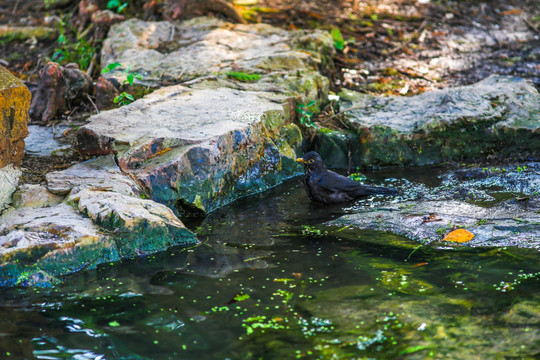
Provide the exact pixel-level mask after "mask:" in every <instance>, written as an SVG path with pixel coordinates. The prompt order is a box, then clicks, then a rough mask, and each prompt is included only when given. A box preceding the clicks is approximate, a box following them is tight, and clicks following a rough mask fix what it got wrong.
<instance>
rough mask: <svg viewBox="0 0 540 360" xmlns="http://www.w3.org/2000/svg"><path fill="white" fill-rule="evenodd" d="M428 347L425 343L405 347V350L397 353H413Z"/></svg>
mask: <svg viewBox="0 0 540 360" xmlns="http://www.w3.org/2000/svg"><path fill="white" fill-rule="evenodd" d="M428 348H429V346H426V345H418V346H411V347H408V348H406V349H405V350H402V351H401V352H400V353H399V355H405V354H412V353H415V352H417V351H421V350H424V349H428Z"/></svg>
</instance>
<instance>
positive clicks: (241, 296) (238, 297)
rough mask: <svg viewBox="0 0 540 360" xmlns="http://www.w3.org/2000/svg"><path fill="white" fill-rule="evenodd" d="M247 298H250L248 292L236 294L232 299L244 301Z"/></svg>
mask: <svg viewBox="0 0 540 360" xmlns="http://www.w3.org/2000/svg"><path fill="white" fill-rule="evenodd" d="M249 298H250V296H249V294H236V295H235V297H234V300H236V301H244V300H247V299H249Z"/></svg>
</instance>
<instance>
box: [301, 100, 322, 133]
mask: <svg viewBox="0 0 540 360" xmlns="http://www.w3.org/2000/svg"><path fill="white" fill-rule="evenodd" d="M317 110H318V106H317V100H313V101H310V102H309V103H307V104H298V105H297V106H296V112H297V113H298V114H299V115H300V123H301V124H302V125H305V126H308V127H313V128H315V129H317V128H318V127H317V125H315V124H314V123H313V120H312V119H311V118H312V116H313V114H314V112H316V111H317Z"/></svg>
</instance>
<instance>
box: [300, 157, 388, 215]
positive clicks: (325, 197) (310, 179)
mask: <svg viewBox="0 0 540 360" xmlns="http://www.w3.org/2000/svg"><path fill="white" fill-rule="evenodd" d="M296 161H298V162H300V163H302V164H304V169H305V171H306V172H305V177H304V186H305V187H306V192H307V194H308V196H309V198H310V200H312V201H317V202H321V203H324V204H335V203H340V202H344V201H350V200H353V199H356V198H360V197H366V196H368V195H375V194H383V195H391V194H397V191H396V190H395V189H389V188H385V187H378V186H369V185H362V184H360V183H359V182H356V181H354V180H352V179H349V178H348V177H345V176H343V175H340V174H338V173H335V172H333V171H331V170H328V169H327V168H326V166H324V162H323V159H322V158H321V157H320V156H319V154H317V153H316V152H315V151H310V152H308V153H306V154H305V155H304V156H303V157H301V158H298V159H296Z"/></svg>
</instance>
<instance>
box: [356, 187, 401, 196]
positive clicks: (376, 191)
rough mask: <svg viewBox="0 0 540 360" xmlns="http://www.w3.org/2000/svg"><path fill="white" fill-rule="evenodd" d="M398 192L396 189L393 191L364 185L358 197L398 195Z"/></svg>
mask: <svg viewBox="0 0 540 360" xmlns="http://www.w3.org/2000/svg"><path fill="white" fill-rule="evenodd" d="M397 193H398V192H397V190H396V189H391V188H387V187H382V186H370V185H363V186H362V188H361V189H359V191H358V194H357V195H358V196H367V195H396V194H397Z"/></svg>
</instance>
